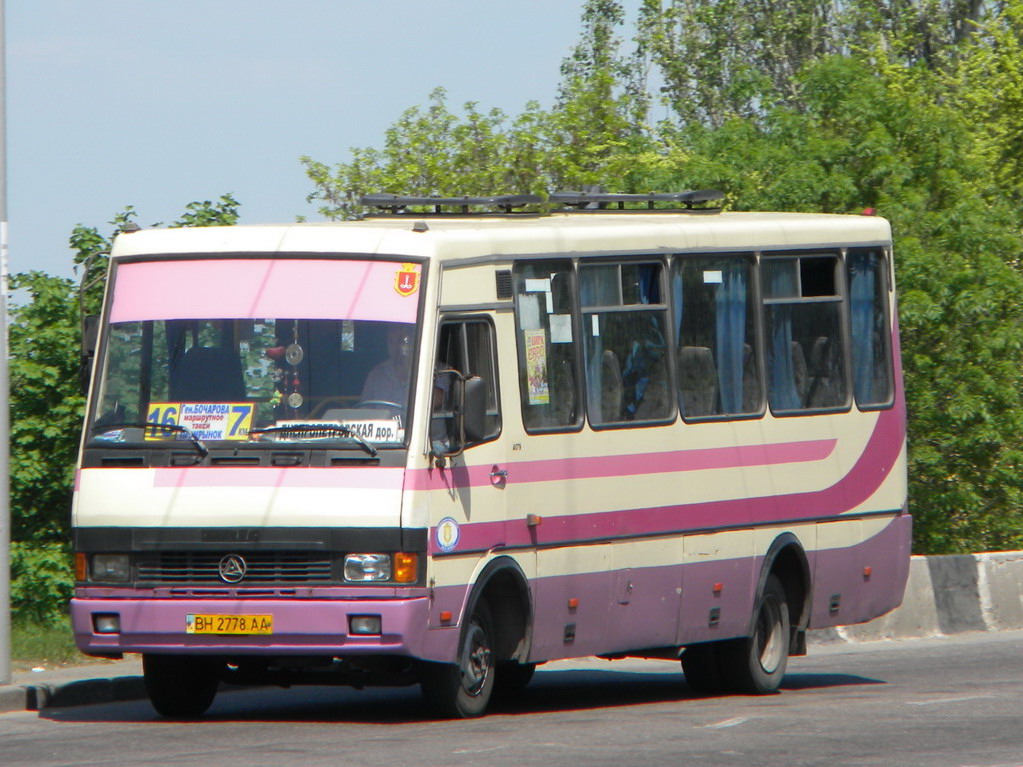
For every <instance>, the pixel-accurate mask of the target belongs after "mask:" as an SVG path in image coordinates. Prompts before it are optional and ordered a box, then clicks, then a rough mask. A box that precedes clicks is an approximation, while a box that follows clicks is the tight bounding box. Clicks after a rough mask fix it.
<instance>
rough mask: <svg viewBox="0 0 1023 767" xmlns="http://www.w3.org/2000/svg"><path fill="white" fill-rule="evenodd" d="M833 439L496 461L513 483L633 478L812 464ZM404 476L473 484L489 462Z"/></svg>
mask: <svg viewBox="0 0 1023 767" xmlns="http://www.w3.org/2000/svg"><path fill="white" fill-rule="evenodd" d="M837 443H838V440H836V439H819V440H806V441H803V442H781V443H776V444H770V445H740V446H737V447H715V448H704V449H699V450H671V451H667V452H662V453H637V454H633V455H599V456H591V457H588V458H552V459H549V460H543V461H518V462H509V463H504V464H502V468H504V469H506V470H507V471H508V481H509V482H514V483H516V484H521V483H524V482H560V481H563V480H570V479H596V478H602V477H604V478H606V477H633V476H641V475H644V474H667V473H674V472H679V471H707V470H710V469H737V468H744V467H750V466H777V465H779V464H786V463H812V462H813V461H821V460H824V459H825V458H827V457H828V456H829V455H831V454H832V453H833V452H834V450H835V445H836V444H837ZM409 474H410V477H409V487H411V488H413V489H415V490H441V489H447V488H448V487H450V485H451V484H452V481H453V483H454V485H455V486H456V487H477V486H483V485H488V484H490V466H489V465H488V466H468V467H465V468H453V469H447V470H445V471H440V470H437V469H420V470H417V471H415V472H409ZM445 474H447V476H445Z"/></svg>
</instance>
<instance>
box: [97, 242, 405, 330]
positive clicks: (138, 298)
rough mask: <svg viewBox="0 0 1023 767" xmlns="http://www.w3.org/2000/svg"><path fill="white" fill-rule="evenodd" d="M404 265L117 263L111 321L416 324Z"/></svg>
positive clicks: (229, 260)
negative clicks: (402, 288)
mask: <svg viewBox="0 0 1023 767" xmlns="http://www.w3.org/2000/svg"><path fill="white" fill-rule="evenodd" d="M400 270H401V264H399V263H396V262H393V261H353V260H342V259H326V258H324V259H272V258H247V259H241V258H222V259H204V260H180V259H176V260H167V261H146V262H136V263H125V264H118V266H117V271H116V272H115V277H114V298H113V303H112V305H111V307H110V321H111V322H139V321H143V320H188V319H242V318H250V319H264V318H278V317H297V318H300V319H311V320H312V319H351V320H376V321H390V322H415V319H416V313H417V309H418V304H419V301H418V295H419V294H418V291H417V292H415V293H413V294H412V295H409V296H402V295H400V294H399V293H398V291H397V290H396V289H395V287H394V286H395V280H396V278H397V276H398V272H399V271H400Z"/></svg>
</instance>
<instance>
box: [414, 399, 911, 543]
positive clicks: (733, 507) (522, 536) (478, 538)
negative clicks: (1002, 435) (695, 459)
mask: <svg viewBox="0 0 1023 767" xmlns="http://www.w3.org/2000/svg"><path fill="white" fill-rule="evenodd" d="M904 412H905V410H904V407H903V405H902V398H901V392H900V393H899V394H898V395H897V402H896V406H895V407H894V408H892V409H890V410H883V411H881V412H879V414H878V418H877V421H876V423H875V425H874V431H873V433H872V434H871V436H870V439H869V440H868V442H867V445H866V447H865V448H864V450H863V453H862V454H861V455H860V457H859V460H857V462H856V464H855V465H854V466H853V467H852V469H851V470H850V471H849V473H848V474H846V475H845V476H844V477H842V479H840V480H839V481H838V482H836V483H835V484H834V485H832V486H831V487H828V488H825V489H823V490H819V491H813V492H805V493H791V494H787V495H777V496H761V497H756V498H736V499H728V500H722V501H709V502H703V503H691V504H678V505H671V506H659V507H653V508H637V509H623V510H615V511H607V512H595V513H591V514H574V515H559V514H558V513H557V511H558V510H556V509H555V510H553V511H548V510H546V509H543V508H535V509H530V512H531V513H533V514H537V515H539V516H540V517H541V518H542V521H541V524H539V525H537V526H533V527H530V526H528V525H527V524H526V520H525V516H526V515H525V513H524V512H523V513H522V515H521V518H520V519H516V520H514V521H509V522H504V521H499V522H481V523H475V524H472V523H467V524H463V525H462V526H461V529H460V531H459V532H460V534H459V540H458V546H457V548H456V552H466V551H485V550H488V549H491V548H493V547H495V546H501V545H506V546H529V545H537V544H541V545H551V544H567V543H573V542H578V541H588V540H595V539H602V538H607V539H612V538H620V537H632V536H643V535H665V534H670V533H681V532H685V531H687V530H702V529H714V528H721V527H735V526H744V525H753V524H765V523H769V522H771V521H772V520H799V519H811V518H817V517H828V516H835V515H838V514H841V513H843V512H845V511H848V510H850V509H853V508H855V507H856V506H858V505H859V504H860V503H862V502H863V501H865V500H866V499H867V498H869V497H870V496H871V495H873V493H874V492H875V491H876V490H877V489H878V488H879V487H880V486H881V484H882V483H883V482H884V480H885V479H886V478H887V476H888V475H889V474H890V473H891V471H892V469H893V468H894V466H895V463H896V462H897V460H898V458H899V455H900V454H901V452H902V448H903V445H904V443H905V418H904ZM513 479H514V477H513V475H512V473H511V471H509V481H510V482H511V481H513ZM665 481H670V479H668V480H665ZM683 494H684V488H682V487H680V488H679V495H683ZM430 550H431V553H433V554H438V553H441V550H440V548H439V547H437V545H436V541H435V540H434V536H433V535H431V536H430Z"/></svg>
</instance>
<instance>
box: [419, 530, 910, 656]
mask: <svg viewBox="0 0 1023 767" xmlns="http://www.w3.org/2000/svg"><path fill="white" fill-rule="evenodd" d="M910 524H911V523H910V517H909V516H908V515H901V514H900V515H898V516H896V517H895V518H894V519H893V520H892V521H891V522H890V523H889V524H888V525H886V526H885V527H884V529H883V530H881V531H879V532H878V533H877V534H876V535H874V536H872V537H870V538H868V539H867V540H866V541H862V542H860V543H857V544H855V545H853V546H848V547H842V548H836V549H826V550H822V551H808V552H806V554H807V558H808V560H809V566H810V570H811V574H812V577H813V578H814V587H813V588H812V589H811V594H812V600H813V601H812V603H811V605H810V624H809V627H810V628H826V627H829V626H836V625H847V624H852V623H859V622H862V621H865V620H869V619H871V618H874V617H877V616H878V615H882V614H884V613H886V612H888V611H890V610H891V609H893V608H895V607H897V606H898V605H899V603H900V602H901V600H902V594H903V591H904V588H905V583H906V578H907V577H908V571H909V545H910V539H911V530H910ZM763 559H764V558H763V556H762V555H761V556H756V557H752V556H751V557H745V558H736V559H728V560H715V561H711V562H691V563H688V564H685V565H682V564H674V565H665V566H661V567H650V568H631V569H621V570H618V571H613V570H605V571H601V572H594V573H580V574H571V575H557V576H550V577H543V576H542V575H541V576H540V577H537V578H536V579H535V580H534V581H533V582H532V584H531V592H532V593H531V597H532V602H533V605H534V615H533V635H532V638H531V642H530V659H531V660H534V661H543V660H553V659H557V658H570V657H578V656H581V655H593V654H607V653H615V652H624V651H629V650H636V649H637V648H646V647H670V646H673V645H684V644H687V643H689V644H692V643H697V642H709V641H715V640H720V639H728V638H732V637H738V636H743V635H745V634H746V632H747V630H748V627H749V620H750V617H751V615H752V610H753V600H754V591H755V589H756V585H757V582H758V579H759V577H760V571H761V567H762V565H763ZM541 567H542V565H541ZM866 568H870V569H869V575H867V574H866V573H867V569H866ZM467 590H468V586H466V585H464V584H459V585H452V586H445V587H437V588H436V589H435V590H434V605H433V608H432V610H431V613H432V614H434V615H436V614H437V613H438V612H439V611H441V610H446V611H450V612H452V613H453V614H454V615H455V616H456V617H457V616H460V615H461V611H462V609H463V607H464V605H465V603H466V596H467V594H466V592H467ZM836 595H838V596H840V599H839V605H838V609H837V610H832V609H831V603H832V599H833V598H834V597H835V596H836ZM715 608H716V615H715V616H712V614H711V611H712V610H715ZM795 611H796V612H797V613H798V609H796V610H795ZM458 619H459V620H461V619H460V618H458ZM566 630H570V631H571V632H572V638H571V639H570V640H569V641H566Z"/></svg>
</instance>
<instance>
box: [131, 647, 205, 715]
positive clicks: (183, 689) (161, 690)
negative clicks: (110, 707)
mask: <svg viewBox="0 0 1023 767" xmlns="http://www.w3.org/2000/svg"><path fill="white" fill-rule="evenodd" d="M220 668H221V664H220V663H219V662H218V661H217V660H215V659H212V658H203V657H197V656H188V655H149V654H146V655H143V656H142V673H143V676H144V677H145V684H146V693H147V694H148V695H149V701H150V703H152V704H153V708H155V709H156V711H157V713H158V714H160V715H161V716H165V717H168V718H171V719H195V718H198V717H200V716H202V715H203V714H205V713H206V711H207V710H208V709H209V707H210V705H212V703H213V698H214V697H216V694H217V686H218V685H219V683H220Z"/></svg>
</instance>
